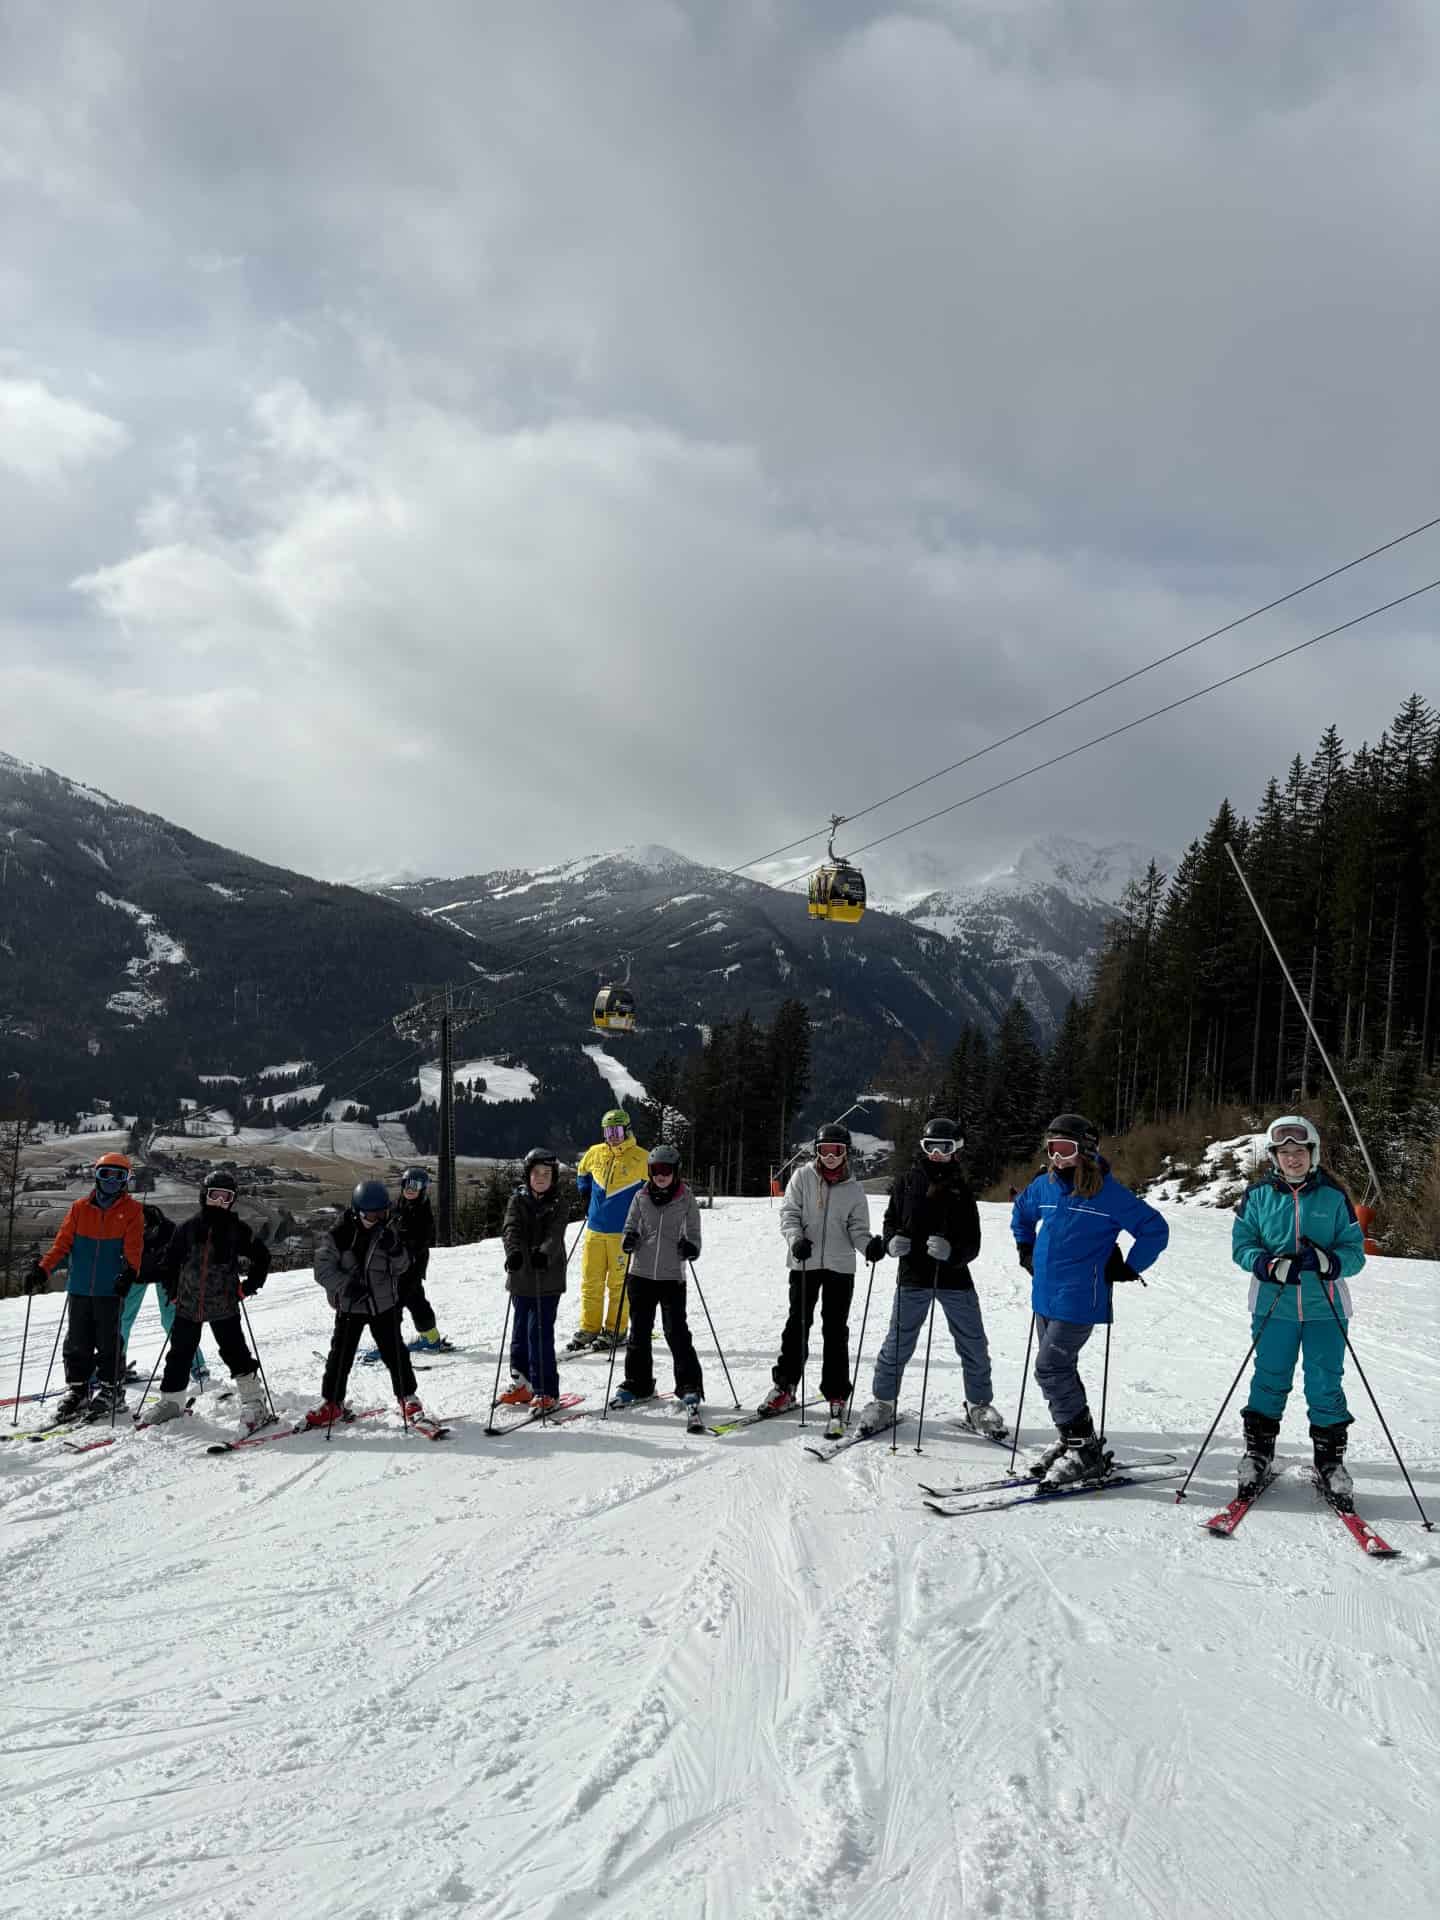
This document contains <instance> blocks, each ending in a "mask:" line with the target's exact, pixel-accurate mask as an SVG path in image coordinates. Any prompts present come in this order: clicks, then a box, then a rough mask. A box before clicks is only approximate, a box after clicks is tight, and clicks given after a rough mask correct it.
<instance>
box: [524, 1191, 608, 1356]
mask: <svg viewBox="0 0 1440 1920" xmlns="http://www.w3.org/2000/svg"><path fill="white" fill-rule="evenodd" d="M620 1239H621V1236H620V1235H619V1234H618V1233H596V1232H595V1231H594V1229H593V1228H591V1227H587V1228H586V1229H585V1244H584V1246H583V1247H582V1248H581V1249H580V1331H581V1333H599V1331H600V1329H601V1327H602V1326H603V1327H604V1329H605V1331H606V1332H607V1333H624V1331H625V1326H626V1323H627V1321H628V1320H629V1318H630V1308H629V1306H628V1304H627V1305H626V1307H625V1309H624V1311H623V1312H622V1311H621V1307H620V1290H621V1287H622V1286H623V1284H624V1280H625V1255H624V1254H623V1253H622V1252H621V1250H620ZM607 1290H608V1292H609V1295H610V1299H609V1304H608V1307H607V1304H606V1299H605V1295H606V1292H607ZM626 1293H627V1301H628V1289H627V1290H626ZM532 1384H533V1382H532Z"/></svg>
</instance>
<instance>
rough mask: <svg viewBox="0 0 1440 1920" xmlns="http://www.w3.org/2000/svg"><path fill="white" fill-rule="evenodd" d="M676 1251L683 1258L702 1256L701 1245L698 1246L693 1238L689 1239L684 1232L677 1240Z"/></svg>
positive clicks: (690, 1258) (692, 1258)
mask: <svg viewBox="0 0 1440 1920" xmlns="http://www.w3.org/2000/svg"><path fill="white" fill-rule="evenodd" d="M675 1251H676V1252H677V1253H678V1254H679V1256H680V1258H681V1259H682V1260H698V1259H699V1258H700V1249H699V1247H697V1246H696V1244H695V1242H694V1241H693V1240H689V1239H687V1238H686V1237H685V1235H684V1234H683V1233H682V1234H681V1236H680V1238H679V1239H678V1240H677V1241H676V1242H675Z"/></svg>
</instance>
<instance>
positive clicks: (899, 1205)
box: [857, 1118, 1005, 1437]
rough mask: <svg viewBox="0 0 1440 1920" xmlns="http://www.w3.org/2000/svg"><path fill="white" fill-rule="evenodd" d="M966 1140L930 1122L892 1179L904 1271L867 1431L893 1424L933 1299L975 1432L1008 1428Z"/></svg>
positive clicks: (890, 1214)
mask: <svg viewBox="0 0 1440 1920" xmlns="http://www.w3.org/2000/svg"><path fill="white" fill-rule="evenodd" d="M964 1144H965V1142H964V1137H963V1135H962V1134H961V1132H960V1128H959V1127H958V1125H957V1124H956V1123H955V1121H953V1120H944V1119H939V1118H937V1119H933V1120H927V1121H926V1123H925V1129H924V1132H923V1133H922V1134H921V1136H920V1144H919V1146H918V1147H917V1148H916V1149H915V1158H914V1160H913V1161H912V1162H911V1164H910V1166H909V1167H907V1168H906V1170H905V1172H904V1173H902V1174H898V1175H897V1176H896V1178H895V1180H894V1181H893V1182H892V1184H891V1187H890V1202H889V1205H888V1206H887V1207H886V1209H885V1223H884V1225H883V1227H882V1228H881V1233H882V1235H883V1237H884V1239H885V1242H886V1251H887V1252H889V1253H891V1254H893V1255H894V1256H895V1259H896V1261H897V1263H898V1267H899V1271H898V1274H897V1276H896V1287H895V1304H894V1306H893V1307H892V1308H891V1311H890V1328H889V1331H888V1332H887V1334H886V1335H885V1344H884V1345H883V1346H882V1347H881V1349H880V1357H879V1359H878V1360H877V1361H876V1362H875V1377H874V1380H873V1382H872V1386H871V1391H872V1392H873V1394H874V1396H875V1397H874V1399H873V1400H872V1401H871V1402H870V1404H869V1406H868V1407H866V1408H865V1409H864V1411H863V1412H862V1413H861V1415H860V1418H859V1421H858V1422H857V1425H858V1426H859V1428H860V1430H861V1432H862V1433H874V1432H877V1431H878V1430H879V1429H880V1428H881V1427H888V1426H893V1425H894V1422H895V1408H896V1403H897V1402H898V1400H899V1398H900V1380H901V1376H902V1375H903V1374H904V1371H905V1365H906V1362H907V1361H908V1360H909V1358H910V1356H911V1354H913V1353H914V1351H915V1343H916V1341H917V1340H918V1339H919V1337H920V1329H921V1328H922V1327H923V1326H924V1324H925V1320H926V1316H927V1315H928V1314H929V1312H930V1311H931V1307H932V1304H933V1305H938V1306H939V1308H940V1309H941V1311H942V1312H943V1313H944V1315H945V1320H946V1324H947V1325H948V1326H949V1328H950V1337H951V1339H952V1340H953V1341H954V1343H955V1351H956V1353H958V1354H959V1356H960V1364H961V1367H962V1369H963V1372H964V1377H965V1419H966V1423H967V1424H968V1425H969V1426H971V1427H973V1428H974V1429H975V1431H976V1432H977V1433H984V1434H990V1435H994V1436H997V1437H998V1436H999V1435H1001V1434H1003V1433H1004V1431H1005V1423H1004V1421H1003V1420H1002V1419H1001V1417H1000V1415H999V1413H998V1412H997V1411H996V1409H995V1407H994V1406H993V1405H992V1404H991V1399H992V1388H991V1384H990V1344H989V1342H988V1340H987V1339H986V1338H985V1322H984V1320H983V1319H982V1318H981V1315H980V1301H979V1298H978V1296H977V1294H976V1292H975V1282H974V1281H973V1280H972V1279H971V1278H970V1262H971V1261H972V1260H973V1259H974V1258H975V1256H976V1254H977V1253H979V1251H980V1209H979V1208H978V1207H977V1206H976V1204H975V1196H974V1194H973V1193H972V1192H971V1191H970V1187H969V1183H968V1182H967V1181H966V1179H965V1176H964V1174H963V1173H961V1171H960V1164H959V1154H960V1149H961V1147H962V1146H963V1145H964Z"/></svg>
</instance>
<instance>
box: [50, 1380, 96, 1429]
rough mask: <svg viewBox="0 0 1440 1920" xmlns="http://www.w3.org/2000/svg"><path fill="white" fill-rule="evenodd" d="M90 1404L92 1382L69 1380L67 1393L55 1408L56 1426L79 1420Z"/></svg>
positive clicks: (66, 1384) (66, 1386) (66, 1385)
mask: <svg viewBox="0 0 1440 1920" xmlns="http://www.w3.org/2000/svg"><path fill="white" fill-rule="evenodd" d="M89 1404H90V1382H89V1381H88V1380H67V1381H66V1383H65V1392H64V1395H63V1396H62V1397H61V1399H60V1400H59V1401H58V1402H57V1403H56V1407H55V1424H56V1425H57V1426H59V1425H61V1424H62V1423H63V1422H64V1421H67V1420H78V1419H79V1418H80V1416H81V1414H82V1413H84V1411H85V1409H86V1407H88V1406H89Z"/></svg>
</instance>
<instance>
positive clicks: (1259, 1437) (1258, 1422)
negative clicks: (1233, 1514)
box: [1236, 1407, 1280, 1500]
mask: <svg viewBox="0 0 1440 1920" xmlns="http://www.w3.org/2000/svg"><path fill="white" fill-rule="evenodd" d="M1240 1423H1241V1425H1242V1426H1243V1427H1244V1429H1245V1454H1244V1458H1243V1459H1242V1460H1241V1462H1240V1481H1239V1486H1238V1487H1237V1489H1236V1491H1237V1492H1238V1494H1239V1497H1240V1498H1241V1499H1242V1500H1249V1499H1251V1498H1252V1497H1253V1496H1254V1495H1255V1494H1257V1493H1258V1492H1259V1491H1260V1489H1261V1487H1263V1486H1264V1484H1265V1482H1266V1481H1267V1480H1268V1479H1269V1478H1270V1475H1271V1474H1272V1473H1273V1472H1274V1470H1275V1442H1276V1441H1277V1440H1278V1439H1279V1438H1280V1422H1279V1421H1278V1420H1272V1419H1271V1417H1270V1415H1269V1414H1268V1413H1256V1412H1255V1410H1254V1409H1253V1408H1252V1407H1246V1408H1245V1409H1244V1411H1243V1412H1242V1413H1241V1415H1240Z"/></svg>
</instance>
